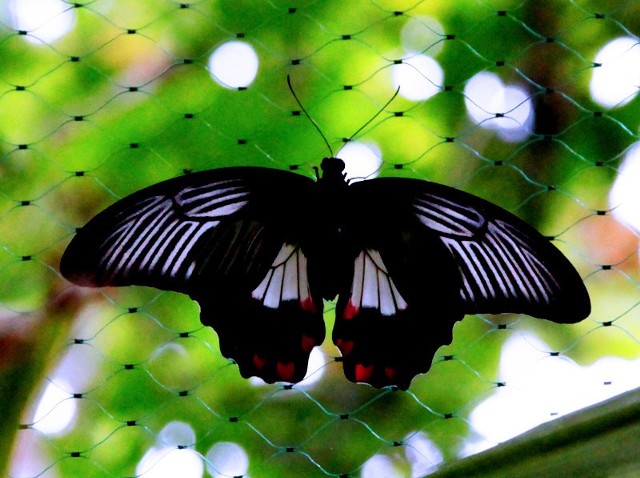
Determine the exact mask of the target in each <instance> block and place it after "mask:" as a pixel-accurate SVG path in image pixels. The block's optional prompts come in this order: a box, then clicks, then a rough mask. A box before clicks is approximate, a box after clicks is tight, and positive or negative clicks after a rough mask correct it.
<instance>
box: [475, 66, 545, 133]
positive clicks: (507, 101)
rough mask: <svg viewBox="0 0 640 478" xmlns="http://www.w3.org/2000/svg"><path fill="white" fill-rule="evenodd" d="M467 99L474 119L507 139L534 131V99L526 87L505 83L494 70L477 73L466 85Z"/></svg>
mask: <svg viewBox="0 0 640 478" xmlns="http://www.w3.org/2000/svg"><path fill="white" fill-rule="evenodd" d="M464 102H465V106H466V108H467V113H468V114H469V117H470V118H471V120H472V121H474V122H475V123H476V124H478V125H479V126H481V127H483V128H487V129H491V130H493V131H495V132H496V133H498V135H499V136H500V137H501V138H502V139H504V140H505V141H522V140H524V139H526V138H527V136H529V134H531V130H532V128H533V119H534V113H533V104H532V102H531V98H530V97H529V96H528V94H527V92H526V91H525V90H524V89H523V88H521V87H519V86H515V85H505V84H504V83H503V82H502V80H501V79H500V77H499V76H498V75H496V74H495V73H490V72H487V71H483V72H480V73H477V74H476V75H474V76H473V77H472V78H471V79H470V80H469V81H468V82H467V84H466V85H465V88H464Z"/></svg>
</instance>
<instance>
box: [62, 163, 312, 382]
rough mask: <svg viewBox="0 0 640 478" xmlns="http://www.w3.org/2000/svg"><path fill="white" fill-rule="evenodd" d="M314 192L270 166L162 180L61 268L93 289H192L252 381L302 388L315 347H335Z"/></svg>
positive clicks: (112, 217) (91, 232) (88, 232)
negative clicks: (310, 257) (325, 315)
mask: <svg viewBox="0 0 640 478" xmlns="http://www.w3.org/2000/svg"><path fill="white" fill-rule="evenodd" d="M314 185H315V183H314V182H313V181H311V180H310V179H308V178H305V177H303V176H299V175H295V174H292V173H288V172H283V171H276V170H270V169H263V168H229V169H219V170H212V171H205V172H202V173H194V174H190V175H187V176H183V177H180V178H176V179H172V180H168V181H165V182H163V183H159V184H156V185H154V186H151V187H149V188H146V189H144V190H142V191H139V192H137V193H135V194H133V195H131V196H128V197H126V198H124V199H122V200H121V201H118V202H117V203H115V204H114V205H113V206H111V207H109V208H107V209H106V210H105V211H103V212H101V213H100V214H98V215H97V216H96V217H95V218H94V219H93V220H91V221H90V222H89V223H88V224H87V225H86V226H85V227H83V228H82V229H81V230H80V231H79V232H78V233H77V235H76V236H75V238H74V239H73V240H72V242H71V244H70V245H69V247H68V248H67V250H66V251H65V254H64V256H63V258H62V262H61V266H60V269H61V272H62V274H63V275H64V276H65V277H66V278H68V279H69V280H71V281H72V282H75V283H78V284H81V285H88V286H94V287H100V286H122V285H144V286H152V287H157V288H160V289H164V290H173V291H177V292H183V293H187V294H189V295H190V296H191V297H192V298H193V299H195V300H196V301H197V302H198V303H199V304H200V306H201V309H202V310H201V320H202V322H203V323H204V324H205V325H211V326H212V327H213V328H214V330H216V332H217V333H218V336H219V338H220V348H221V351H222V353H223V354H224V355H225V356H227V357H230V358H233V359H234V360H235V361H236V362H237V363H238V364H239V366H240V372H241V373H242V375H243V376H246V377H248V376H252V375H256V376H259V377H261V378H263V379H265V380H266V381H268V382H273V381H278V380H284V381H298V380H301V379H302V378H303V377H304V374H305V372H306V367H307V361H308V358H309V354H310V352H311V349H312V348H313V347H314V346H315V345H319V344H320V343H321V342H322V340H323V339H324V323H323V320H322V298H321V297H320V296H319V294H318V293H315V292H313V291H314V288H313V284H312V283H311V279H310V278H309V277H308V274H307V257H306V255H305V251H304V248H305V247H304V244H305V242H306V241H307V235H308V233H309V232H308V229H309V225H308V224H309V223H308V221H309V220H310V219H311V218H310V217H309V214H308V208H311V209H312V205H311V206H310V205H309V202H310V201H312V199H313V197H314V196H313V195H312V194H311V193H310V190H311V188H313V186H314Z"/></svg>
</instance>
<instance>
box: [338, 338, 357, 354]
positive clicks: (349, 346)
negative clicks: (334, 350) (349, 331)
mask: <svg viewBox="0 0 640 478" xmlns="http://www.w3.org/2000/svg"><path fill="white" fill-rule="evenodd" d="M336 345H337V346H338V348H339V349H340V352H342V355H349V354H350V353H351V351H352V350H353V341H351V340H342V339H338V340H336Z"/></svg>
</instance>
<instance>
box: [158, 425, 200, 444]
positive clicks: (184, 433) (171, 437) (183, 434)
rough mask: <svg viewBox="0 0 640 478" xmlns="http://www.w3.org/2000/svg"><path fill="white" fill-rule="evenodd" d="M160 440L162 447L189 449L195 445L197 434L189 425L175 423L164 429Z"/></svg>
mask: <svg viewBox="0 0 640 478" xmlns="http://www.w3.org/2000/svg"><path fill="white" fill-rule="evenodd" d="M158 438H159V440H158V441H159V442H160V443H161V444H162V445H165V446H170V447H178V446H179V447H183V448H187V447H190V446H193V445H194V443H195V441H196V432H195V431H194V430H193V428H192V427H191V425H189V424H188V423H184V422H179V421H173V422H169V423H167V424H166V425H165V426H164V427H163V428H162V430H161V431H160V436H159V437H158Z"/></svg>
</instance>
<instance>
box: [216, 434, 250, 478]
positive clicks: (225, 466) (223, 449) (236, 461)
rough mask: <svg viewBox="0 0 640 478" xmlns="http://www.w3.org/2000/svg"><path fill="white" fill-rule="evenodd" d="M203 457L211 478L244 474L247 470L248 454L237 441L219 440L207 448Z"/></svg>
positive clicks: (226, 477) (225, 477)
mask: <svg viewBox="0 0 640 478" xmlns="http://www.w3.org/2000/svg"><path fill="white" fill-rule="evenodd" d="M205 459H206V460H207V471H208V472H209V474H210V475H211V476H212V477H213V478H228V477H230V476H245V475H246V474H247V470H249V455H247V452H246V451H245V450H244V448H242V447H241V446H240V445H238V444H237V443H233V442H219V443H216V444H215V445H213V446H212V447H211V448H209V451H208V452H207V454H206V456H205Z"/></svg>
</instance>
